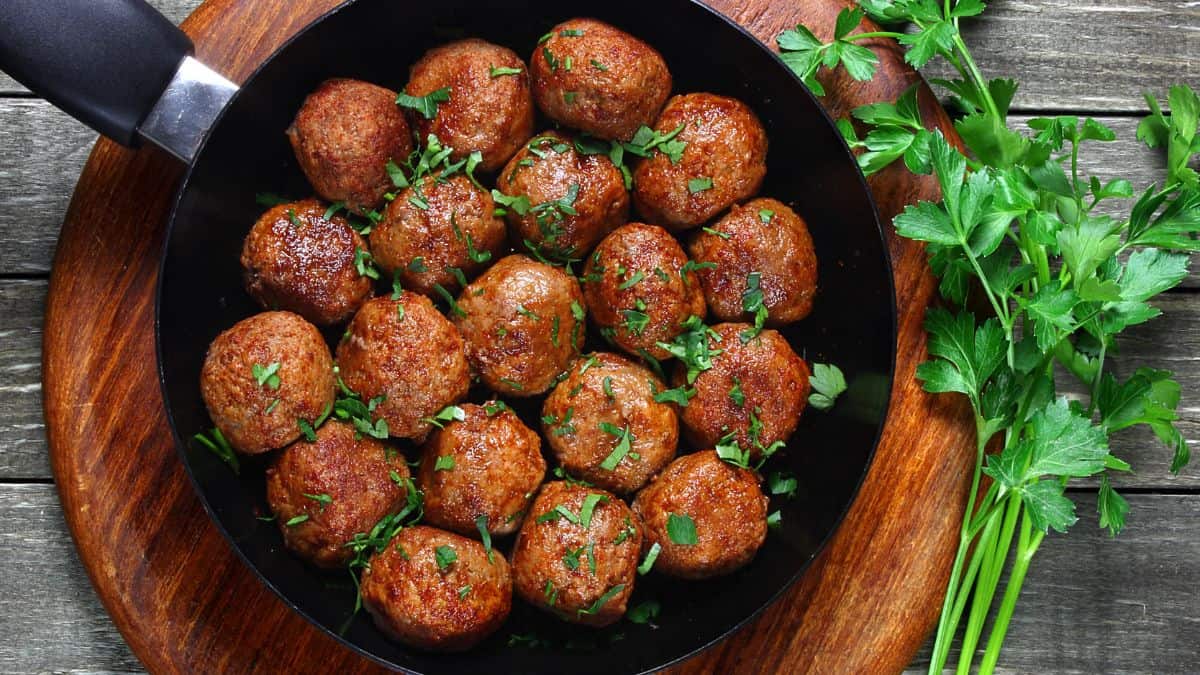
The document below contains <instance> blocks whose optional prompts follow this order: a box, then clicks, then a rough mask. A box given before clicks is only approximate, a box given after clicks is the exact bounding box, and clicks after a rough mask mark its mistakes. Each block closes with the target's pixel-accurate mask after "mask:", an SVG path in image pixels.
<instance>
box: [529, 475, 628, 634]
mask: <svg viewBox="0 0 1200 675" xmlns="http://www.w3.org/2000/svg"><path fill="white" fill-rule="evenodd" d="M641 547H642V526H641V523H640V522H639V521H638V519H637V517H636V516H634V515H633V512H632V511H630V509H629V507H628V506H626V505H625V502H623V501H621V500H620V499H618V498H617V497H616V495H613V494H611V493H609V492H605V491H604V490H600V489H598V488H593V487H587V486H584V485H578V484H570V483H567V482H553V483H546V484H545V485H543V486H542V490H541V492H540V493H538V497H537V499H536V500H534V503H533V506H532V508H531V509H530V511H529V516H528V517H526V519H525V524H524V525H522V526H521V531H520V532H519V533H518V534H517V541H516V544H515V545H514V546H513V552H512V561H513V578H514V584H515V586H516V590H517V593H518V594H519V595H520V596H521V597H522V598H523V599H524V600H525V601H526V602H528V603H529V604H531V605H533V606H534V607H537V608H539V609H541V610H544V611H547V612H550V613H552V614H554V615H555V616H557V617H559V618H560V619H562V620H564V621H569V622H572V623H581V624H586V625H589V626H597V627H599V626H607V625H610V624H612V623H615V622H616V621H618V620H620V618H621V616H623V615H624V614H625V606H626V603H628V601H629V596H630V594H631V593H633V583H634V579H635V577H636V575H637V565H638V556H639V555H640V551H641Z"/></svg>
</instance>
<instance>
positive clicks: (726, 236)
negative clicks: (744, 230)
mask: <svg viewBox="0 0 1200 675" xmlns="http://www.w3.org/2000/svg"><path fill="white" fill-rule="evenodd" d="M700 229H701V230H703V231H705V232H707V233H709V234H711V235H712V236H714V237H720V238H722V239H729V236H730V235H729V233H728V232H722V231H720V230H714V229H713V228H711V227H702V228H700ZM714 266H715V263H714Z"/></svg>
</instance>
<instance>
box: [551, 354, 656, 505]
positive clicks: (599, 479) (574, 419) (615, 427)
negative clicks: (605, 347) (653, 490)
mask: <svg viewBox="0 0 1200 675" xmlns="http://www.w3.org/2000/svg"><path fill="white" fill-rule="evenodd" d="M570 372H571V374H570V375H568V376H567V378H566V379H565V380H563V381H562V382H560V383H559V384H558V386H556V387H555V388H554V391H552V392H550V395H549V396H548V397H546V402H545V404H544V405H543V406H542V431H543V433H545V435H546V438H547V440H549V442H550V447H551V449H553V450H554V456H555V458H556V459H558V462H559V463H560V464H561V465H562V467H563V468H564V469H566V470H567V471H568V472H569V473H571V474H573V475H575V476H577V477H579V478H582V479H584V480H586V481H588V482H591V483H594V484H595V485H598V486H600V487H602V488H605V489H607V490H612V491H613V492H619V493H623V494H627V493H630V492H634V491H635V490H638V489H639V488H641V487H642V486H643V485H645V484H646V481H648V480H650V477H651V476H653V475H654V474H656V473H658V472H659V471H660V470H661V469H662V468H663V467H664V466H666V465H667V464H668V463H669V462H670V461H671V460H672V459H674V458H675V446H676V444H677V443H678V442H679V420H678V419H677V418H676V417H675V409H674V408H672V407H671V406H670V405H668V404H666V403H658V402H656V401H655V400H654V394H656V393H658V392H660V391H662V390H663V389H665V387H664V386H663V383H662V382H661V381H660V380H659V379H658V378H657V377H655V376H654V374H653V373H651V372H650V371H649V370H647V369H645V368H643V367H642V366H639V365H637V364H635V363H633V362H631V361H628V360H626V359H624V358H622V357H620V356H617V355H616V354H593V355H592V356H590V357H588V358H587V359H585V360H583V361H580V362H578V364H577V365H575V366H573V367H572V368H571V371H570Z"/></svg>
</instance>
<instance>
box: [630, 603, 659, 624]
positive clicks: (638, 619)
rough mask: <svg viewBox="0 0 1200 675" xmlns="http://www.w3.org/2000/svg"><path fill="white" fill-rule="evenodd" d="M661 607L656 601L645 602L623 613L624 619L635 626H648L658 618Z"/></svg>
mask: <svg viewBox="0 0 1200 675" xmlns="http://www.w3.org/2000/svg"><path fill="white" fill-rule="evenodd" d="M660 611H662V605H661V604H659V602H658V601H657V600H647V601H645V602H643V603H642V604H640V605H638V606H637V607H634V608H633V609H631V610H629V611H628V612H626V613H625V618H627V619H629V620H630V621H631V622H633V623H636V624H650V625H651V626H653V625H654V624H653V621H654V620H655V619H657V618H658V613H659V612H660Z"/></svg>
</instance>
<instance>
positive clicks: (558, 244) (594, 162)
mask: <svg viewBox="0 0 1200 675" xmlns="http://www.w3.org/2000/svg"><path fill="white" fill-rule="evenodd" d="M496 187H497V189H498V190H499V191H500V192H502V193H504V194H505V195H506V196H508V197H511V198H513V199H516V200H522V199H524V200H527V203H525V204H524V205H523V206H516V205H512V206H509V207H507V208H506V212H507V214H506V218H507V220H508V224H509V225H510V226H511V227H512V229H513V236H514V238H517V239H524V240H525V241H526V242H529V243H528V244H526V245H527V246H532V247H534V248H536V249H538V250H539V251H540V252H542V253H543V254H544V255H546V256H548V257H551V258H554V259H563V260H565V259H579V258H582V257H583V256H584V255H586V253H587V252H588V251H589V250H591V248H592V247H593V246H595V245H596V242H598V241H600V239H601V238H603V237H604V235H606V234H608V233H609V232H611V231H612V230H614V229H616V228H617V227H619V226H620V225H621V224H623V223H624V222H625V221H626V220H627V219H628V217H629V193H628V192H626V190H625V178H624V176H623V175H622V174H621V170H620V169H618V168H617V166H616V165H615V164H613V162H612V160H611V159H609V157H608V155H606V154H602V153H585V152H582V151H581V150H580V146H578V145H577V144H576V142H575V139H574V138H573V137H571V136H568V135H566V134H563V133H560V132H556V131H548V132H546V133H544V134H540V135H538V136H537V137H535V138H534V139H533V140H531V141H529V143H527V144H525V146H524V147H523V148H522V149H521V151H520V152H518V153H517V154H516V155H515V156H514V157H513V158H512V161H510V162H509V163H508V166H505V167H504V170H503V171H501V172H500V176H499V178H498V179H497V181H496Z"/></svg>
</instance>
